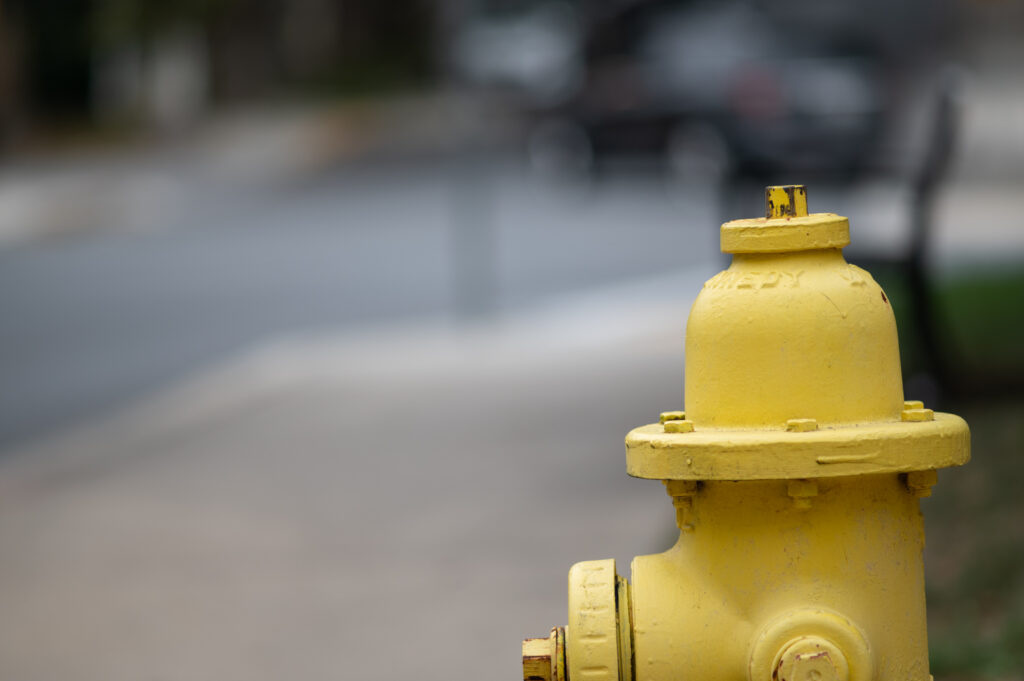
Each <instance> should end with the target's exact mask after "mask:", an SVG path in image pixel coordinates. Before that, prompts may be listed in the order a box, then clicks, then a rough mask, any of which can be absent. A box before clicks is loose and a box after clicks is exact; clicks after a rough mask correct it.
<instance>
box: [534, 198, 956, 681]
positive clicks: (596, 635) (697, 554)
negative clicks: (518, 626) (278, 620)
mask: <svg viewBox="0 0 1024 681" xmlns="http://www.w3.org/2000/svg"><path fill="white" fill-rule="evenodd" d="M765 198H766V200H765V204H766V216H765V217H763V218H756V219H749V220H736V221H732V222H728V223H726V224H724V225H722V232H721V234H722V250H723V251H724V252H727V253H731V254H732V255H733V261H732V264H731V265H730V267H729V268H728V269H727V270H725V271H724V272H721V273H719V274H718V275H716V276H715V277H713V278H712V279H710V280H709V281H708V282H707V283H706V284H705V285H704V288H703V289H702V291H701V292H700V294H699V295H698V296H697V299H696V301H695V303H694V305H693V308H692V310H691V313H690V319H689V322H688V325H687V336H686V375H685V399H686V405H685V409H681V410H678V411H670V412H665V413H663V414H662V416H661V418H660V419H659V422H658V423H653V424H650V425H647V426H641V427H639V428H636V429H634V430H633V431H632V432H630V433H629V435H628V436H627V437H626V467H627V471H628V472H629V474H630V475H633V476H635V477H639V478H649V479H657V480H662V481H663V482H664V483H665V486H666V489H667V491H668V494H669V496H670V497H671V499H672V505H673V506H674V508H675V516H676V523H677V525H678V527H679V539H678V541H677V542H676V544H675V545H674V546H673V547H672V548H670V549H669V550H668V551H665V552H664V553H660V554H655V555H650V556H639V557H637V558H635V559H634V560H633V563H632V566H631V573H632V574H631V579H630V581H628V582H627V581H626V580H624V579H623V578H622V577H619V576H618V575H617V574H616V573H615V566H614V563H613V562H612V561H587V562H584V563H579V564H577V565H576V566H574V567H573V569H572V570H571V571H570V583H569V624H568V626H567V627H566V628H565V629H564V631H563V630H556V631H557V632H561V633H557V634H556V633H552V635H551V637H550V638H549V639H547V640H537V642H536V643H533V644H531V646H530V650H531V651H533V654H532V656H531V657H530V660H529V661H528V659H527V656H526V652H527V646H525V645H524V674H525V676H526V677H527V678H538V677H543V678H544V679H545V680H546V679H547V678H549V677H550V678H558V679H560V681H565V679H569V681H613V680H618V681H675V680H677V679H679V678H692V679H697V680H699V681H736V680H737V679H744V678H745V679H748V680H749V681H826V680H835V681H874V680H876V679H879V680H881V679H885V680H888V679H901V680H906V681H928V680H929V673H928V646H927V632H926V624H925V599H924V571H923V562H922V551H923V547H924V527H923V522H922V518H921V513H920V509H919V498H920V497H923V496H928V495H929V494H930V492H931V487H932V485H934V484H935V480H936V477H935V471H936V470H937V469H939V468H945V467H949V466H958V465H961V464H963V463H966V462H967V460H968V459H969V457H970V445H969V432H968V429H967V424H966V423H964V421H963V420H962V419H960V418H959V417H957V416H954V415H952V414H942V413H935V412H933V411H932V410H931V409H928V408H926V407H925V405H923V404H922V403H921V402H916V401H912V400H911V401H907V400H905V399H904V396H903V388H902V380H901V375H900V364H899V347H898V342H897V335H896V324H895V320H894V317H893V313H892V308H891V306H890V303H889V300H888V298H887V297H886V295H885V293H884V292H883V291H882V289H881V288H880V287H879V286H878V284H877V283H875V281H874V280H873V279H872V278H871V276H870V275H869V274H868V273H867V272H865V271H864V270H861V269H860V268H857V267H855V266H853V265H850V264H848V263H847V262H846V261H845V260H844V259H843V255H842V248H843V247H844V246H846V245H847V244H848V243H849V222H848V221H847V219H846V218H844V217H841V216H838V215H834V214H831V213H818V214H809V213H808V211H807V194H806V191H805V190H804V188H803V187H802V186H789V187H769V188H768V190H767V192H766V197H765ZM559 636H561V637H562V638H559ZM563 639H564V645H562V646H560V645H557V642H558V641H561V640H563ZM540 641H544V643H543V644H541V642H540ZM527 643H529V641H528V642H527ZM537 651H541V653H542V654H541V660H540V662H539V663H538V661H537V655H536V652H537ZM545 651H547V652H545ZM544 654H547V655H548V657H544ZM528 668H529V669H530V670H538V669H539V670H541V672H536V671H534V672H533V675H531V674H529V673H526V672H527V670H528ZM544 670H561V671H560V672H558V673H564V676H558V673H556V672H553V671H546V672H545V671H544Z"/></svg>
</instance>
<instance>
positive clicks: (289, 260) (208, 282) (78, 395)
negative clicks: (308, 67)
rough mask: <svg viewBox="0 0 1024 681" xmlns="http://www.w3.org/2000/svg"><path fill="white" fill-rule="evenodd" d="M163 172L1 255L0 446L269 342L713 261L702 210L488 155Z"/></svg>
mask: <svg viewBox="0 0 1024 681" xmlns="http://www.w3.org/2000/svg"><path fill="white" fill-rule="evenodd" d="M168 172H170V173H171V175H172V176H174V174H175V173H177V174H178V175H179V176H176V177H174V179H175V182H176V183H175V184H174V185H173V186H174V187H175V193H173V194H172V195H171V196H170V198H169V199H168V197H167V195H166V194H165V195H164V196H163V197H162V202H161V203H157V204H154V206H153V208H152V210H150V209H149V207H148V206H147V205H146V203H145V201H143V202H142V206H141V209H139V210H136V211H135V212H134V213H132V214H131V215H129V217H128V218H127V219H125V220H124V221H122V222H121V223H120V224H117V225H115V226H110V228H104V225H100V226H99V228H98V229H90V230H81V231H76V230H70V231H69V234H67V235H64V236H61V237H59V238H48V239H42V240H38V239H37V240H29V241H27V242H22V243H20V244H17V245H9V246H7V247H6V248H5V249H4V250H2V251H0V319H2V320H3V321H2V322H0V376H2V377H3V384H4V390H3V391H0V448H3V447H6V446H9V445H11V444H14V443H16V442H19V441H24V440H26V439H30V438H32V437H34V436H37V435H42V434H45V433H47V432H49V431H52V430H54V429H57V428H59V427H63V426H66V425H71V424H73V423H74V422H76V421H79V420H82V419H85V418H88V417H89V416H92V415H95V414H97V413H100V412H102V411H104V410H107V409H110V408H112V407H116V406H119V405H122V404H124V403H126V402H129V401H130V400H132V399H134V398H136V397H139V396H142V395H144V394H146V393H147V392H149V391H152V390H153V389H155V388H156V387H157V386H159V385H161V384H164V383H166V382H167V381H169V380H173V379H175V378H178V377H181V376H183V375H186V374H188V373H190V372H193V371H199V370H201V369H202V368H203V367H205V366H207V365H210V364H214V363H216V362H218V361H220V360H222V359H224V358H226V357H228V356H230V355H231V354H232V353H235V352H237V351H239V350H241V349H244V348H246V347H248V346H251V345H254V344H258V343H260V342H262V341H265V340H267V339H269V338H273V337H277V336H281V335H288V334H295V333H307V332H317V331H321V330H336V329H338V328H342V327H351V326H353V325H358V324H365V323H378V322H383V321H386V320H395V319H409V318H420V317H428V318H437V317H441V318H444V319H450V320H452V321H453V322H456V323H458V322H461V321H465V320H469V321H471V320H472V319H474V318H477V317H481V316H488V315H495V314H501V312H502V311H506V310H509V309H514V308H517V307H520V306H523V305H529V304H530V303H533V302H536V301H539V300H543V299H545V298H547V297H550V296H557V295H559V294H562V293H566V292H572V291H577V290H583V289H586V288H589V287H594V286H597V285H603V284H609V283H614V282H617V281H626V280H632V279H636V278H638V277H647V276H654V275H659V274H663V273H666V272H672V271H678V270H680V269H685V268H687V267H690V266H693V265H695V264H699V263H705V264H706V263H707V262H708V260H709V259H714V258H716V257H719V256H718V255H717V229H716V227H717V224H718V222H719V216H718V214H717V212H718V209H717V204H716V201H715V199H714V197H713V196H709V195H708V194H706V193H703V192H701V191H698V190H682V189H680V188H678V187H673V186H672V185H671V184H666V183H665V181H664V180H661V179H657V178H653V177H644V176H642V175H624V176H623V177H621V178H609V179H605V180H604V181H602V182H601V183H599V184H583V183H579V182H571V181H557V180H552V179H551V178H543V177H537V176H535V175H530V174H529V173H527V172H526V171H524V170H522V169H521V168H520V167H519V166H517V165H516V164H515V163H512V162H508V161H504V160H501V159H489V160H486V161H483V160H461V161H457V162H455V161H449V162H420V163H404V164H390V165H388V164H383V165H381V164H378V165H375V166H364V167H346V168H341V169H334V170H330V171H327V172H322V173H319V174H317V175H316V176H315V177H306V178H301V179H296V178H291V179H289V180H288V181H287V182H276V183H271V184H266V183H264V184H261V185H257V186H253V185H250V186H231V185H229V184H224V185H218V184H217V183H215V182H214V183H208V182H205V181H204V180H203V178H190V177H188V171H187V168H182V169H177V170H176V169H174V168H173V167H172V168H171V169H170V170H169V171H168ZM115 189H116V187H115ZM144 198H145V197H144ZM168 206H170V207H171V208H173V209H168ZM76 209H77V207H76V205H71V206H66V207H64V210H65V211H69V212H70V215H71V219H72V222H74V215H75V210H76ZM87 218H88V216H85V215H83V218H82V219H83V220H86V219H87ZM672 295H673V294H672V292H666V296H672Z"/></svg>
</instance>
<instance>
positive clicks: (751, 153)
mask: <svg viewBox="0 0 1024 681" xmlns="http://www.w3.org/2000/svg"><path fill="white" fill-rule="evenodd" d="M528 6H532V9H530V10H529V11H524V12H522V13H521V14H520V15H519V16H520V17H521V18H520V19H518V20H517V22H514V21H511V20H509V19H505V20H504V22H505V23H504V24H501V23H500V22H495V21H492V22H491V23H490V24H486V28H487V30H486V31H485V30H484V28H485V23H484V22H478V24H477V27H476V29H473V30H470V31H469V32H468V33H467V35H476V36H478V38H479V40H478V44H479V46H480V49H478V50H476V51H475V54H476V55H477V57H478V59H477V61H481V59H480V58H479V56H480V55H483V54H484V53H486V52H490V58H489V59H490V63H494V64H495V65H496V67H495V68H494V69H493V72H495V73H496V72H500V71H501V70H502V68H504V70H505V72H506V73H512V72H513V68H512V65H513V64H515V63H532V64H534V68H533V69H532V70H531V71H530V73H529V74H528V76H527V73H526V70H524V69H519V70H518V71H516V72H515V73H516V74H517V75H518V77H519V82H518V85H519V86H520V87H521V88H522V90H523V91H524V92H530V93H534V95H533V96H531V97H528V98H526V99H525V100H524V106H525V108H526V109H527V110H528V111H529V115H530V118H531V120H532V125H531V133H530V135H529V138H530V139H529V150H530V151H529V153H530V157H531V159H532V160H533V161H534V163H535V164H536V165H540V166H559V165H575V166H583V167H593V166H596V165H600V164H602V163H603V162H604V161H607V160H609V159H613V158H617V157H622V156H637V155H647V156H651V155H656V156H657V157H658V158H662V159H664V161H665V162H666V163H667V165H668V166H669V167H670V168H671V169H672V170H673V171H674V172H676V173H679V174H681V175H683V176H684V177H692V178H695V179H710V180H715V179H720V178H722V177H724V176H727V175H730V174H771V173H778V172H784V171H788V170H800V171H814V172H822V171H825V172H828V171H836V172H839V173H843V174H851V173H853V172H855V171H857V170H858V169H860V168H862V167H863V166H864V165H865V163H866V162H867V161H868V160H869V159H870V158H871V155H872V153H873V150H874V148H875V144H876V143H877V142H878V140H879V138H880V136H881V133H882V132H883V130H884V124H885V119H886V110H885V106H886V102H887V101H888V98H887V97H886V96H885V92H884V89H885V77H886V74H885V69H884V67H883V65H882V61H881V59H880V57H879V55H878V54H877V52H876V51H875V50H873V49H872V47H871V42H870V40H868V39H865V38H863V37H862V38H860V39H855V38H854V37H852V36H849V35H843V34H842V33H840V32H836V31H824V30H821V31H816V30H807V27H806V26H804V27H799V28H796V27H793V26H792V25H790V24H788V23H787V22H786V20H785V18H784V17H777V16H772V15H771V14H769V13H768V12H767V11H766V10H767V9H770V7H771V6H766V9H765V10H762V9H759V8H758V7H757V6H756V5H754V4H752V3H746V2H725V3H722V2H680V1H674V2H669V1H665V0H660V1H649V0H648V1H642V0H633V1H620V2H605V3H580V4H578V5H570V4H568V3H553V4H552V3H541V4H540V5H536V4H532V5H528ZM538 7H541V8H544V7H546V8H547V9H538ZM556 7H557V11H555V8H556ZM569 12H572V14H573V16H574V17H575V19H574V20H573V21H569V20H568V19H566V17H567V15H568V13H569ZM544 17H548V20H547V22H546V23H545V22H544V21H542V20H541V19H542V18H544ZM551 17H558V18H559V20H558V21H554V20H552V19H551ZM503 27H504V28H503ZM531 27H532V28H531ZM471 29H472V27H471ZM502 36H503V37H502ZM540 36H544V37H546V38H547V41H546V42H545V41H541V40H540ZM531 44H533V45H546V46H547V47H546V48H545V50H546V54H548V55H552V56H549V58H548V59H547V62H546V64H541V63H540V61H541V60H539V59H538V58H536V55H534V59H533V60H532V61H531V60H530V59H528V58H527V57H526V55H527V54H528V53H529V52H530V50H531V48H530V45H531ZM552 44H560V45H561V47H562V49H561V50H555V49H552V47H551V45H552ZM488 45H489V48H490V49H489V50H488V49H487V48H486V47H485V46H488ZM502 46H504V47H502ZM520 52H522V53H523V54H522V55H521V56H522V57H523V58H522V59H520V58H517V57H515V55H516V54H518V53H520ZM499 53H500V54H503V55H504V56H501V57H500V58H494V57H495V56H496V55H497V54H499ZM556 54H557V58H555V57H554V55H556ZM574 54H575V55H576V56H575V57H574V56H573V55H574ZM464 57H465V61H466V63H467V69H468V70H472V69H473V68H475V69H476V71H477V72H478V73H479V72H481V71H482V70H483V69H484V66H483V65H482V64H481V63H477V64H474V66H473V67H472V68H470V67H468V63H469V62H470V61H472V59H471V57H472V55H471V54H469V53H464ZM482 61H487V59H482ZM536 93H543V94H545V95H546V98H543V97H539V96H536Z"/></svg>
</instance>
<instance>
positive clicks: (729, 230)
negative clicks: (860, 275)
mask: <svg viewBox="0 0 1024 681" xmlns="http://www.w3.org/2000/svg"><path fill="white" fill-rule="evenodd" d="M764 206H765V217H763V218H753V219H747V220H733V221H731V222H727V223H725V224H724V225H722V252H723V253H784V252H787V251H810V250H816V249H821V248H843V247H844V246H847V245H848V244H849V243H850V222H849V220H847V219H846V218H844V217H843V216H841V215H836V214H834V213H808V212H807V188H806V187H804V185H802V184H790V185H779V186H773V187H765V190H764Z"/></svg>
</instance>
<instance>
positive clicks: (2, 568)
mask: <svg viewBox="0 0 1024 681" xmlns="http://www.w3.org/2000/svg"><path fill="white" fill-rule="evenodd" d="M709 273H710V272H708V273H700V274H693V275H687V277H686V278H685V279H684V278H681V277H669V278H666V279H660V280H652V281H649V282H647V283H645V284H643V285H637V286H634V287H633V288H631V289H620V290H617V291H604V292H599V293H598V294H595V295H593V296H587V297H576V298H573V299H563V300H562V301H560V302H557V303H553V304H551V305H549V306H546V307H542V308H534V309H533V310H532V311H531V312H530V313H524V314H521V315H518V316H516V317H515V318H511V319H506V320H505V321H503V322H500V323H491V324H485V325H478V326H471V327H459V328H452V327H445V326H437V325H423V324H420V325H405V326H395V327H391V328H383V329H378V330H376V331H373V332H365V333H361V334H351V333H349V334H344V335H341V336H337V337H325V336H318V337H310V338H292V339H280V340H279V341H278V342H276V343H272V344H268V345H263V346H260V347H258V348H254V349H253V350H252V351H251V352H249V353H247V354H245V355H244V356H243V357H241V358H239V359H238V360H236V361H232V362H229V363H227V364H225V365H223V366H221V367H219V368H218V369H216V370H215V371H212V372H205V373H203V374H201V375H198V376H195V377H193V378H192V379H190V380H188V381H185V382H183V383H181V384H179V385H177V386H175V387H173V388H170V389H168V390H166V391H163V392H161V393H159V394H157V395H155V396H153V397H152V398H151V399H149V400H145V401H143V402H141V403H138V404H136V405H134V406H132V407H130V408H128V409H126V410H123V411H121V412H120V413H118V414H116V415H114V416H112V417H111V418H109V419H106V420H103V421H98V422H94V423H92V424H91V425H88V426H84V427H80V428H77V429H75V430H73V431H71V432H68V433H65V434H63V435H60V436H56V437H52V438H49V439H47V440H44V441H39V442H37V443H35V444H34V445H31V446H29V447H26V448H23V449H21V450H19V451H17V452H12V453H11V454H10V455H9V456H7V457H4V458H3V459H2V460H0V547H2V550H0V602H3V603H4V616H3V617H2V618H0V677H2V678H5V679H20V680H22V681H50V680H56V679H69V678H74V679H77V680H79V681H92V680H95V681H119V680H122V679H123V680H129V679H131V680H136V679H168V680H171V679H173V680H193V679H195V680H200V679H218V681H226V680H231V679H239V680H243V679H244V680H245V681H256V680H259V679H268V680H270V679H281V678H295V679H303V680H313V679H339V678H341V679H348V678H353V679H355V678H359V679H370V680H375V679H411V678H416V679H446V678H451V677H453V676H471V677H484V678H495V679H515V678H518V677H517V676H516V674H518V673H519V639H520V638H522V637H524V636H528V635H543V634H544V633H545V632H546V631H547V629H548V628H549V627H551V626H553V625H556V624H562V623H564V620H565V614H564V610H565V593H564V585H565V577H566V572H567V570H568V568H569V566H570V564H571V563H573V562H575V561H578V560H584V559H591V558H603V557H617V558H618V559H619V561H620V563H622V564H621V569H622V570H623V571H624V572H627V573H628V565H626V564H625V563H624V561H626V560H627V559H628V558H630V557H631V556H633V555H636V554H638V553H647V552H651V551H655V550H661V549H662V548H663V547H664V546H665V545H666V544H667V543H668V542H669V541H670V539H671V536H672V528H673V514H672V509H671V505H670V503H669V500H668V499H667V497H665V494H664V491H663V489H662V486H661V485H660V484H658V483H657V482H647V481H637V480H632V479H630V478H628V477H627V476H626V474H625V471H624V455H623V447H622V438H623V436H624V435H625V433H626V432H627V430H628V429H629V428H631V427H633V426H636V425H640V424H642V423H646V422H650V421H652V420H654V419H656V418H657V415H658V413H659V412H660V411H662V410H665V409H670V408H678V407H679V406H680V405H681V402H682V338H683V329H684V323H685V317H686V313H687V310H688V308H689V305H690V300H689V299H688V296H692V294H694V293H695V292H696V290H697V287H698V286H699V284H700V281H701V280H702V278H703V277H704V276H706V274H709Z"/></svg>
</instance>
